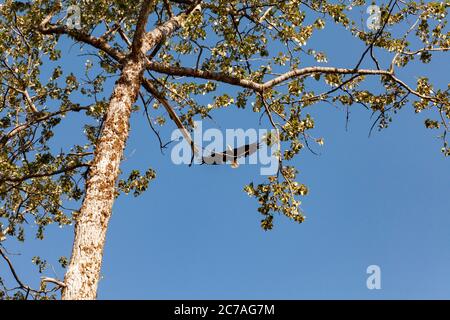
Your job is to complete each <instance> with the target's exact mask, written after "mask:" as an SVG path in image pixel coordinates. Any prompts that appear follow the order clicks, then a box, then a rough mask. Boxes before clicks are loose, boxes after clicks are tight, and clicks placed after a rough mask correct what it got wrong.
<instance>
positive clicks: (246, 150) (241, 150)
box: [202, 142, 261, 168]
mask: <svg viewBox="0 0 450 320" xmlns="http://www.w3.org/2000/svg"><path fill="white" fill-rule="evenodd" d="M260 146H261V144H260V143H259V142H254V143H251V144H245V145H243V146H240V147H237V148H234V149H231V147H230V146H229V145H228V146H227V149H226V150H224V151H222V152H212V153H211V154H210V155H208V156H206V157H202V164H212V165H218V164H226V163H227V162H231V167H232V168H237V167H239V163H238V162H237V160H238V159H239V158H241V157H248V156H250V155H251V154H253V153H255V152H256V151H257V150H258V149H259V147H260Z"/></svg>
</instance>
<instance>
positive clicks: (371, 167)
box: [2, 26, 450, 299]
mask: <svg viewBox="0 0 450 320" xmlns="http://www.w3.org/2000/svg"><path fill="white" fill-rule="evenodd" d="M331 28H332V29H329V28H328V27H327V28H326V29H325V30H324V31H323V32H322V34H321V36H320V37H317V38H313V39H314V40H313V41H312V42H311V45H315V46H317V47H318V48H320V49H322V50H327V51H328V54H329V64H328V65H335V66H342V67H352V66H354V64H355V61H356V60H357V57H359V55H360V54H361V52H362V50H363V47H362V46H361V45H360V44H358V43H356V42H354V41H353V40H352V39H351V37H350V36H348V35H345V34H344V33H342V32H339V30H337V29H334V27H333V26H331ZM61 48H62V50H63V55H66V58H64V59H63V66H64V67H66V68H68V70H77V69H79V66H78V67H77V65H79V64H80V63H83V62H82V61H85V59H86V57H78V56H77V54H78V53H79V52H78V48H77V47H72V48H71V49H70V43H69V42H68V41H67V39H65V40H63V42H62V44H61ZM69 49H70V50H69ZM445 56H446V54H445V53H444V54H436V60H435V61H434V62H432V63H431V64H429V65H423V64H419V63H416V64H412V65H411V67H408V68H407V71H402V72H401V73H400V75H401V77H402V78H403V79H404V80H405V81H406V82H407V83H408V84H411V85H414V84H415V80H416V78H417V77H418V76H420V75H423V74H425V75H427V76H429V77H430V78H431V79H432V81H433V82H434V83H435V85H436V86H437V87H440V88H446V86H447V82H448V72H449V71H450V70H449V69H448V59H445ZM385 61H386V60H384V62H385ZM366 66H370V65H369V64H366ZM221 88H222V89H219V92H223V91H225V90H227V91H228V92H232V91H230V90H232V89H231V88H230V87H225V86H222V87H221ZM106 92H107V94H108V95H109V93H110V92H111V88H108V89H106ZM250 109H251V108H249V109H248V110H236V109H235V107H233V106H231V107H228V108H227V109H225V110H221V111H218V112H216V113H214V114H213V116H214V118H215V120H216V121H217V123H218V124H219V125H220V128H221V129H226V128H244V129H246V128H259V125H258V118H259V115H258V114H254V113H253V112H252V111H251V110H250ZM309 112H310V113H311V114H312V115H313V116H314V119H315V120H316V129H314V131H313V134H314V135H315V136H317V137H324V138H325V145H324V146H323V147H320V148H319V147H318V146H314V147H315V150H317V151H319V152H320V155H319V156H316V155H313V154H311V153H309V152H308V151H304V152H302V153H301V154H300V155H299V156H298V157H297V158H296V160H295V161H294V164H295V165H296V166H297V168H298V169H299V170H300V175H299V180H300V181H301V182H303V183H305V184H306V185H308V186H309V189H310V194H309V195H308V196H307V197H304V198H303V210H304V212H305V214H306V216H307V220H306V222H305V223H304V224H301V225H299V224H296V223H294V222H291V221H288V220H287V219H286V218H285V217H284V216H276V217H275V218H276V219H275V227H274V229H273V230H272V231H270V232H264V231H263V230H262V229H261V228H260V226H259V222H260V219H261V217H260V215H259V213H258V212H257V211H256V209H257V203H256V201H255V200H254V199H252V198H249V197H248V196H247V195H246V193H244V192H243V190H242V188H243V186H244V185H245V184H247V183H248V182H250V181H252V180H253V181H255V182H258V181H263V180H262V179H264V177H261V176H259V167H258V166H255V165H253V166H248V165H247V166H241V167H240V168H238V169H232V168H230V167H229V166H223V167H222V166H211V167H207V166H193V167H190V168H189V167H187V166H184V165H181V166H176V165H174V164H172V162H171V160H170V149H169V150H168V151H166V154H165V155H161V153H160V151H159V147H158V144H157V140H156V139H155V136H154V134H153V133H152V132H151V130H150V129H149V127H148V125H147V124H146V120H145V118H144V116H143V114H142V112H137V113H135V114H134V115H133V117H132V119H131V126H132V130H131V135H130V139H129V142H128V146H127V149H126V152H125V157H126V160H125V161H124V162H123V170H124V172H128V171H129V170H130V169H132V168H135V167H138V168H146V167H148V166H151V167H152V168H154V169H155V170H156V171H157V179H156V180H155V181H153V182H151V184H150V188H149V190H148V191H147V192H146V193H145V194H144V195H142V196H140V197H138V198H134V197H132V196H122V197H120V198H119V199H118V200H117V201H116V204H115V206H114V210H113V211H114V213H113V216H112V220H111V224H110V229H109V231H108V236H107V244H106V250H105V255H104V264H103V272H102V274H103V279H102V281H101V283H100V288H99V293H98V297H99V298H100V299H119V298H125V299H221V298H233V299H253V298H254V299H266V298H267V299H316V298H325V299H329V298H338V299H347V298H357V299H383V298H384V299H391V298H406V299H409V298H426V299H428V298H437V299H441V298H446V299H450V249H449V245H450V232H449V227H450V197H449V191H450V190H449V187H450V185H449V181H450V179H449V176H450V166H449V162H448V161H449V160H448V159H445V158H444V156H443V155H442V153H441V152H440V147H441V141H440V140H438V139H437V138H436V136H437V135H438V133H439V132H438V131H431V130H428V129H425V127H424V125H423V121H424V119H425V118H426V116H425V115H422V114H420V115H417V114H415V113H414V110H413V108H412V106H411V105H408V106H406V107H404V109H403V110H401V112H399V113H398V114H397V115H396V116H395V118H394V121H393V123H392V124H391V126H390V127H389V128H388V129H386V130H383V131H382V132H378V131H376V130H375V131H374V133H373V134H372V136H371V137H370V138H368V131H369V129H370V126H371V125H372V121H373V119H370V112H369V111H367V110H365V109H363V108H362V107H360V106H357V105H355V106H352V107H351V115H350V122H349V129H348V131H346V130H345V111H344V109H343V108H341V107H339V108H335V107H333V106H330V105H328V104H318V105H315V106H314V107H312V108H310V110H309ZM80 119H81V118H80ZM77 120H78V118H77V117H69V118H68V119H66V120H65V121H66V123H67V125H66V126H65V127H64V130H62V131H61V132H60V133H61V134H62V135H61V136H60V138H58V139H60V140H56V141H59V142H61V143H62V141H66V142H67V141H70V140H71V139H75V140H76V138H77V135H78V134H77V133H76V132H77V131H76V130H80V129H79V126H80V123H78V122H77ZM208 125H209V126H217V124H215V123H213V122H211V121H209V122H208ZM172 129H173V125H172V124H170V123H169V124H168V125H167V128H166V129H163V130H162V133H163V135H164V136H165V138H166V140H167V139H169V134H170V131H171V130H172ZM80 136H81V133H80ZM72 237H73V235H72V229H71V228H69V227H66V228H64V229H62V230H61V229H59V228H58V227H51V228H49V229H48V233H47V238H46V239H45V240H44V241H37V240H33V239H32V238H33V236H32V235H31V234H29V236H28V240H27V241H26V242H25V243H24V244H16V243H12V242H10V243H8V244H7V248H10V251H12V252H20V253H22V254H21V255H20V256H12V259H13V260H14V261H15V262H16V265H17V271H18V273H19V274H20V275H21V276H22V277H24V278H25V279H29V280H32V279H33V281H34V283H36V273H35V272H34V270H33V269H32V266H31V262H30V260H31V257H32V256H33V255H36V254H40V255H42V256H43V257H45V258H48V259H49V262H51V263H52V264H54V265H55V271H56V273H57V276H58V277H59V278H62V277H63V275H64V272H63V271H62V270H61V269H59V268H57V267H56V265H57V263H56V261H57V258H58V257H59V256H61V255H66V256H70V250H71V242H72ZM372 264H376V265H379V266H380V267H381V272H382V278H381V285H382V289H381V290H368V289H367V288H366V278H367V276H368V275H367V274H366V268H367V267H368V266H369V265H372ZM2 268H3V267H2ZM31 270H33V272H31ZM48 275H49V276H55V275H54V274H53V271H51V269H50V270H49V272H48Z"/></svg>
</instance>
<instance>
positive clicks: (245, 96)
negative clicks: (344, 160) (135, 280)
mask: <svg viewBox="0 0 450 320" xmlns="http://www.w3.org/2000/svg"><path fill="white" fill-rule="evenodd" d="M368 5H370V3H366V2H365V1H359V0H355V1H353V2H350V1H347V2H346V1H343V2H328V1H321V0H305V1H300V0H291V1H273V0H246V1H235V0H228V1H222V0H220V1H200V0H176V1H175V0H164V1H155V0H148V1H147V0H144V1H139V4H138V5H137V4H136V1H129V0H115V1H106V0H97V1H89V0H85V1H60V0H38V1H22V2H19V1H11V0H7V1H6V2H5V3H4V4H3V5H2V6H1V8H0V12H1V18H0V25H1V29H0V52H1V57H0V63H1V69H0V79H1V87H0V94H1V109H0V112H1V118H0V130H1V131H0V135H1V136H0V144H1V147H2V148H1V151H0V157H1V161H0V169H1V170H0V201H1V207H0V217H1V220H0V245H1V247H0V254H1V256H2V258H3V260H4V262H5V263H6V265H7V266H8V268H9V270H10V271H11V273H12V275H13V277H14V279H15V281H16V282H17V286H16V288H15V289H13V290H11V289H8V288H7V287H6V284H5V283H4V281H3V280H2V279H1V278H0V286H1V287H2V288H3V289H0V290H1V291H0V295H1V296H2V297H5V296H6V297H10V296H11V294H12V297H15V298H29V297H33V298H36V299H37V298H52V297H55V294H54V293H55V291H57V290H59V289H61V290H62V298H63V299H94V298H95V297H96V291H97V285H98V282H99V277H100V269H101V263H102V255H103V247H104V244H105V235H106V231H107V229H108V222H109V219H110V217H111V211H112V206H113V203H114V200H115V198H116V197H117V196H118V195H119V194H120V193H121V192H124V193H129V192H133V194H134V195H139V194H141V193H142V192H143V191H145V190H146V189H147V187H148V184H149V182H150V181H151V180H152V179H154V178H155V176H156V175H155V172H154V171H153V170H152V169H150V168H149V169H148V170H147V171H146V172H145V173H141V172H139V171H137V170H133V171H132V172H131V174H130V175H129V177H128V178H124V177H121V175H120V163H121V160H122V158H123V150H124V148H125V145H126V142H127V137H128V134H129V129H130V125H129V119H130V115H131V114H132V113H133V112H135V111H137V110H138V109H139V108H143V109H144V110H145V112H146V114H147V117H149V112H153V111H150V110H149V109H150V106H151V105H152V106H153V108H154V109H158V108H160V107H161V108H163V109H164V110H165V111H166V112H167V113H168V115H169V118H170V120H171V121H172V122H173V123H174V125H175V126H176V127H177V128H178V129H180V130H181V132H182V133H183V135H184V137H185V139H186V140H187V141H188V143H189V144H190V145H191V147H192V152H193V153H198V152H199V150H198V148H196V144H195V142H194V141H192V138H191V131H192V129H193V127H194V120H195V119H198V118H202V119H203V118H206V117H211V115H210V114H212V113H213V111H214V110H216V109H219V108H223V107H226V106H229V105H235V106H236V107H237V108H246V107H249V105H250V104H251V105H252V106H253V111H254V112H255V113H256V114H260V116H261V117H263V116H264V117H266V119H267V121H268V123H269V124H270V125H271V126H273V129H274V132H275V133H276V136H277V139H279V140H280V141H281V143H280V144H279V150H278V151H277V153H276V155H277V157H278V161H279V166H278V172H277V174H275V175H273V176H269V177H268V181H267V182H263V183H259V184H257V185H254V184H253V183H250V184H249V185H247V186H245V188H244V189H245V191H246V192H247V193H248V194H249V195H250V196H252V197H255V198H256V199H257V200H258V202H259V205H260V207H259V209H258V211H259V212H260V213H261V214H262V216H263V219H262V221H261V226H262V228H264V229H265V230H269V229H272V227H273V218H274V214H275V213H281V214H283V215H285V216H286V217H288V218H289V219H292V220H294V221H297V222H299V223H301V222H303V221H304V216H303V214H302V212H301V210H300V208H299V206H300V200H299V199H298V197H299V196H304V195H306V194H307V192H308V189H307V187H306V186H305V185H303V184H301V183H298V182H296V181H295V180H296V173H297V171H296V169H295V168H294V167H293V166H292V165H288V162H289V161H291V160H292V159H293V158H294V157H295V156H296V155H297V154H298V153H299V152H300V150H302V149H303V148H304V147H306V148H308V149H309V148H310V143H313V142H316V143H318V144H323V140H322V139H315V138H313V137H312V136H311V135H310V134H309V133H308V130H310V129H312V128H314V120H313V118H312V117H311V116H310V115H309V114H308V113H307V107H310V106H312V105H315V104H318V103H322V102H327V103H333V104H334V103H336V104H337V103H339V104H341V105H343V106H344V107H345V108H347V110H348V108H349V107H350V106H353V105H359V106H362V107H364V108H366V109H368V110H370V111H372V113H373V114H376V116H377V119H376V121H375V123H374V126H376V125H377V126H378V127H379V128H380V129H382V128H385V127H387V126H388V124H389V122H390V121H391V119H392V115H393V114H394V113H396V112H397V111H398V110H399V109H401V108H403V107H404V106H407V107H409V106H413V108H414V109H415V111H416V112H421V111H424V110H429V111H430V114H431V112H434V113H432V114H433V116H431V118H430V119H427V120H426V121H425V125H426V126H427V127H428V128H431V129H441V130H442V134H441V138H442V141H443V147H442V152H443V153H444V155H445V156H448V155H449V154H450V149H449V147H448V143H447V141H446V133H447V129H448V119H450V104H449V95H448V92H449V89H450V86H449V87H448V88H435V87H434V86H433V84H432V82H431V81H430V80H429V79H428V78H426V77H419V78H418V79H417V83H416V84H415V85H411V84H408V83H410V82H411V79H401V77H400V76H399V75H400V74H401V70H402V69H403V68H407V67H408V66H409V65H410V64H411V63H412V62H413V61H414V60H416V58H419V59H420V61H421V62H422V63H424V64H426V63H428V62H430V61H431V59H432V58H433V55H435V54H439V53H441V54H446V52H447V51H448V48H449V43H450V40H449V37H448V36H449V35H448V32H447V33H445V27H446V24H447V20H446V17H447V8H448V3H445V2H438V1H431V2H427V3H424V2H414V1H400V0H391V1H389V2H388V3H385V4H383V5H380V6H379V7H377V6H375V7H374V6H372V7H370V9H369V11H368V13H369V14H371V15H370V17H369V16H367V17H368V18H369V20H370V21H369V22H370V23H368V24H367V27H366V26H364V25H363V26H358V21H359V19H361V14H366V13H365V12H363V13H359V14H358V13H357V12H355V10H353V11H351V10H352V8H354V7H359V8H361V9H362V10H365V9H366V7H367V6H368ZM411 21H412V23H410V22H411ZM324 28H325V31H326V30H328V29H327V28H341V29H342V30H346V31H347V32H348V33H350V34H351V35H353V36H354V37H355V39H358V40H360V41H361V42H362V44H364V47H365V49H364V50H363V51H362V53H361V56H360V59H359V60H358V61H350V62H349V64H348V65H346V66H329V65H328V64H327V55H326V53H324V52H317V51H316V50H314V48H312V47H310V46H309V45H308V42H309V40H310V39H311V38H312V37H313V36H314V35H315V34H316V33H318V32H320V30H322V29H324ZM63 41H71V42H72V43H73V44H76V45H78V46H80V47H81V48H88V50H89V55H90V56H92V57H93V59H95V61H96V62H95V63H93V62H90V61H89V62H87V63H86V65H85V70H84V71H83V72H79V74H76V72H69V71H67V70H64V69H65V67H64V66H62V65H58V61H59V60H60V59H61V51H60V49H59V47H58V46H59V45H60V44H61V43H62V42H63ZM308 61H315V62H314V63H313V62H311V63H310V62H308ZM50 68H51V69H52V72H51V75H50V78H49V79H48V80H46V79H45V78H44V77H43V76H42V73H43V72H44V71H45V70H49V69H50ZM272 70H274V71H272ZM112 77H117V80H116V82H115V84H114V87H113V90H112V91H110V90H109V88H108V86H106V85H105V83H107V81H108V79H110V78H112ZM227 85H231V86H233V87H235V88H237V89H238V92H237V93H236V94H235V95H234V96H232V95H230V94H224V93H223V88H224V87H226V86H227ZM75 94H77V97H78V96H79V95H82V96H83V99H82V101H87V103H85V104H83V103H82V101H80V100H81V99H79V98H74V96H75ZM213 94H216V96H212V95H213ZM200 95H207V96H208V97H209V96H211V97H212V98H211V99H212V101H211V103H210V104H208V105H206V106H205V105H202V104H201V103H200V102H198V99H196V98H197V97H198V96H200ZM174 106H178V107H179V109H180V110H182V111H183V113H182V114H181V113H180V112H177V111H176V109H175V108H174ZM75 113H84V114H85V117H84V118H83V119H84V120H83V121H84V125H85V126H84V128H85V130H84V138H81V137H80V139H79V140H78V142H77V143H76V144H73V145H72V146H71V147H70V148H69V149H67V150H56V149H54V148H52V139H53V138H54V136H55V135H58V134H59V133H57V128H58V125H60V124H61V123H64V121H69V120H64V121H63V119H64V118H66V117H67V118H70V115H72V114H75ZM93 120H94V121H93ZM157 120H158V122H160V123H161V124H163V123H164V122H165V119H164V118H163V117H161V116H160V117H158V118H157ZM149 124H150V126H151V128H152V129H153V130H155V129H154V128H153V124H152V121H149ZM155 132H156V130H155ZM158 138H160V137H159V135H158ZM160 141H161V140H160ZM267 141H268V143H270V140H267ZM161 147H162V148H163V147H164V146H163V143H162V142H161ZM68 203H72V204H75V205H80V203H81V207H80V209H79V210H69V209H66V208H68V205H67V204H68ZM27 219H34V222H35V223H36V224H37V225H38V230H37V234H36V236H37V237H38V238H40V239H42V238H43V237H44V231H45V227H46V226H48V225H49V224H52V223H56V224H60V225H67V224H70V223H72V222H74V223H75V228H74V229H75V237H74V243H73V250H72V256H71V258H70V261H69V262H68V261H67V260H66V259H65V258H61V259H60V260H61V263H62V264H63V265H66V264H68V269H67V273H66V275H65V279H64V280H63V281H62V280H57V279H51V278H43V279H42V281H41V287H40V288H39V289H32V288H30V287H29V286H28V285H26V284H25V283H23V282H22V281H21V280H20V277H19V276H18V275H17V273H16V272H15V269H14V266H13V264H12V262H11V259H10V258H9V257H8V251H7V250H6V248H5V247H4V246H3V245H2V244H1V241H5V239H7V238H16V239H17V240H19V241H23V240H24V237H25V231H26V229H25V225H26V223H27V221H28V220H27ZM24 224H25V225H24ZM34 262H35V263H36V264H37V265H38V266H39V267H43V266H44V265H45V261H44V260H42V259H40V258H39V257H36V258H35V259H34ZM49 285H52V286H53V288H51V289H48V288H47V287H48V286H49Z"/></svg>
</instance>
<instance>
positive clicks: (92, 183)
mask: <svg viewBox="0 0 450 320" xmlns="http://www.w3.org/2000/svg"><path fill="white" fill-rule="evenodd" d="M143 70H144V59H143V58H142V57H141V56H139V55H137V57H136V58H133V59H129V60H128V61H127V62H126V63H125V64H124V67H123V69H122V74H121V76H120V78H119V80H118V81H117V82H116V84H115V88H114V92H113V94H112V96H111V99H110V103H109V107H108V110H107V113H106V119H105V122H104V125H103V130H102V132H101V135H100V138H99V141H98V142H97V145H96V148H95V155H94V160H93V162H92V165H91V168H90V170H89V177H88V179H87V181H86V195H85V198H84V200H83V204H82V206H81V209H80V213H79V215H78V216H77V220H76V224H75V239H74V243H73V248H72V257H71V260H70V263H69V267H68V270H67V273H66V276H65V279H64V283H65V285H66V287H65V288H64V289H63V291H62V299H65V300H72V299H95V298H96V295H97V286H98V281H99V279H100V270H101V265H102V257H103V249H104V245H105V236H106V231H107V229H108V222H109V218H110V217H111V213H112V206H113V202H114V198H115V186H116V181H117V178H118V175H119V165H120V162H121V158H122V155H123V150H124V148H125V144H126V140H127V138H128V132H129V118H130V114H131V108H132V105H133V103H134V102H135V101H136V99H137V95H138V92H139V88H140V84H141V79H142V74H143Z"/></svg>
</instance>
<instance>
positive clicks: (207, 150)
mask: <svg viewBox="0 0 450 320" xmlns="http://www.w3.org/2000/svg"><path fill="white" fill-rule="evenodd" d="M194 124H195V125H194V130H193V133H192V138H193V142H194V144H195V148H196V150H197V151H198V152H195V154H194V156H193V154H192V149H193V148H192V146H191V145H190V144H189V143H188V141H186V139H185V138H184V135H183V132H182V131H181V130H179V129H176V130H174V131H173V132H172V136H171V140H172V141H175V142H176V144H175V145H174V146H173V147H172V151H171V159H172V162H173V163H174V164H177V165H179V164H188V165H189V164H206V165H218V164H230V165H232V166H233V167H237V166H239V165H241V164H259V165H260V166H261V168H260V174H261V175H273V174H276V173H277V171H278V166H279V157H278V154H277V153H279V149H280V148H279V137H278V136H277V133H276V131H275V130H273V129H272V130H268V129H258V130H256V129H253V128H252V129H247V130H244V129H241V128H238V129H226V130H225V135H224V134H223V133H222V131H220V130H219V129H216V128H209V129H206V130H203V126H202V122H201V121H195V122H194Z"/></svg>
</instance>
